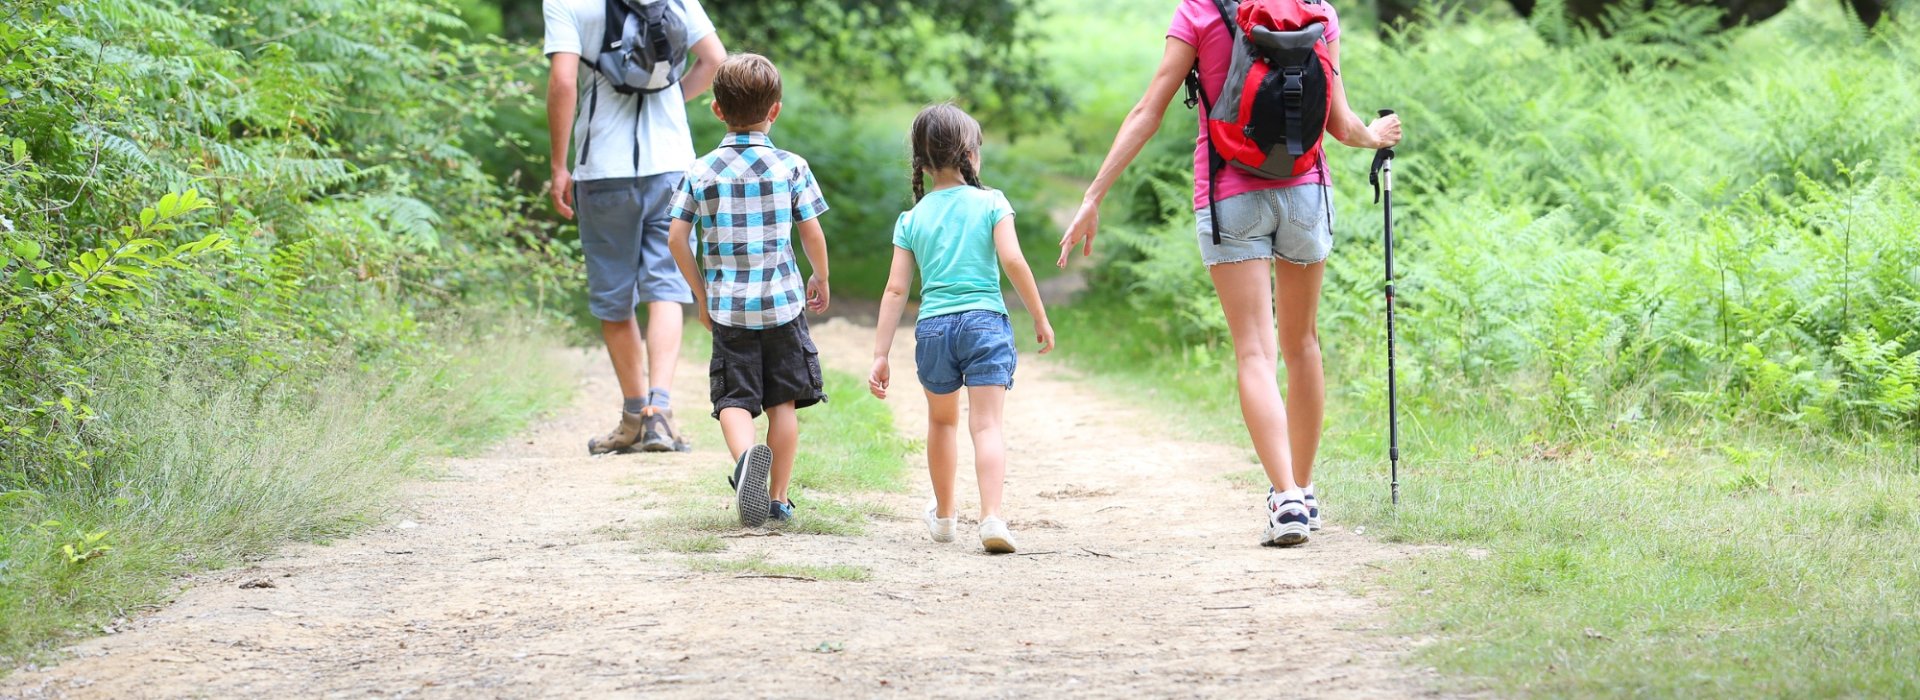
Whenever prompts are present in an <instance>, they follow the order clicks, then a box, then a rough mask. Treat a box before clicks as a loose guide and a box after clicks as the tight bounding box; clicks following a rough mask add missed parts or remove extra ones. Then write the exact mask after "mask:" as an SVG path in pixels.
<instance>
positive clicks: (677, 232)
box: [667, 219, 713, 332]
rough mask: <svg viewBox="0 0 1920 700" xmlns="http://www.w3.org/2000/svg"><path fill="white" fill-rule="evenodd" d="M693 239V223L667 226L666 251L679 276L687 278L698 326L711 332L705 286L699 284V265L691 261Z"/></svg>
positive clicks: (686, 222)
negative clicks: (669, 253)
mask: <svg viewBox="0 0 1920 700" xmlns="http://www.w3.org/2000/svg"><path fill="white" fill-rule="evenodd" d="M692 237H693V222H691V221H685V220H682V219H674V220H673V223H671V224H668V225H667V250H670V251H672V252H673V262H674V264H675V265H678V266H680V276H681V277H685V278H687V287H688V288H690V289H692V290H693V303H694V304H696V305H698V306H699V307H700V325H702V326H706V327H707V330H708V331H709V332H711V331H712V330H713V316H712V315H710V314H708V313H707V285H705V284H702V283H701V282H700V264H699V263H697V262H694V260H693V247H692V244H690V243H689V242H688V240H689V239H691V238H692Z"/></svg>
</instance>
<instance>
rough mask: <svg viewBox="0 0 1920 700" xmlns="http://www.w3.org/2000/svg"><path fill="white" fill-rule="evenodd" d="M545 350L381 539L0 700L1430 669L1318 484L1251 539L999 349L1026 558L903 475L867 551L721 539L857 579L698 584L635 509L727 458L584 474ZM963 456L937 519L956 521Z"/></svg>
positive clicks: (593, 426)
mask: <svg viewBox="0 0 1920 700" xmlns="http://www.w3.org/2000/svg"><path fill="white" fill-rule="evenodd" d="M900 336H901V342H900V343H898V344H897V346H896V350H895V358H896V360H895V362H894V367H895V368H896V369H895V374H896V376H897V381H896V388H897V389H899V390H898V391H896V392H895V393H896V396H895V397H894V398H893V399H891V400H889V402H888V403H889V404H890V405H891V406H892V408H893V411H894V416H895V419H896V425H897V426H898V427H899V429H900V430H901V431H902V432H904V433H907V434H910V435H914V436H915V437H918V436H919V435H920V434H921V433H922V431H923V430H924V426H925V423H924V420H925V418H924V415H925V408H926V407H925V403H924V401H923V400H922V399H921V398H920V396H919V394H918V392H917V391H914V389H916V388H917V385H916V383H915V382H914V379H913V369H912V366H913V363H912V361H911V358H912V347H911V343H912V333H909V332H903V333H901V334H900ZM815 338H816V341H817V343H818V344H819V346H820V348H821V351H822V357H823V359H824V361H825V362H826V363H827V364H828V365H829V366H830V367H834V368H837V369H840V370H843V371H848V372H854V373H858V374H860V375H862V376H864V374H865V372H866V369H867V358H868V357H870V353H869V351H868V349H869V348H870V347H871V343H872V331H871V330H870V329H868V328H866V327H863V326H858V325H854V324H852V323H849V322H847V321H845V320H833V321H828V322H824V323H820V324H818V325H817V326H816V328H815ZM1063 340H1064V342H1068V343H1073V342H1098V341H1097V339H1092V338H1066V339H1063ZM572 358H573V359H574V360H575V361H578V362H579V364H580V365H581V366H582V367H583V368H584V369H583V370H582V372H583V378H582V381H581V386H580V388H579V391H578V397H577V399H576V400H575V401H574V402H573V404H572V405H571V407H570V408H568V409H567V410H565V411H562V412H561V413H559V414H558V415H557V416H556V417H554V418H553V419H551V420H548V421H546V422H543V423H541V424H539V425H536V426H534V427H533V428H531V429H529V430H528V431H527V432H526V433H525V434H523V435H522V436H520V437H519V438H517V439H514V440H510V441H508V442H506V443H504V444H502V445H500V446H497V447H496V448H494V449H493V450H492V451H490V452H488V453H486V454H484V455H483V456H480V457H476V458H469V459H456V460H450V461H449V462H448V464H447V465H446V468H445V475H444V478H440V479H435V480H430V481H424V482H420V483H417V484H415V485H413V486H410V487H408V489H407V490H406V492H405V493H404V494H403V498H402V505H401V506H400V507H399V508H398V509H397V511H396V512H394V513H393V514H391V516H390V517H388V518H387V519H385V520H384V521H383V524H381V525H379V526H377V527H375V528H373V529H371V530H369V531H367V532H364V533H362V534H360V535H357V536H354V537H352V538H348V539H344V540H341V541H338V542H334V543H331V544H328V545H299V546H294V547H291V548H289V549H287V550H286V551H284V552H283V553H281V554H280V555H279V556H276V557H274V558H271V559H268V560H265V561H262V562H259V563H257V564H255V565H252V566H247V567H243V568H237V569H229V570H225V571H219V572H213V573H209V574H205V575H202V576H198V577H195V578H194V579H193V580H191V581H188V582H186V583H187V584H188V589H187V590H186V591H185V592H184V593H182V594H181V595H180V596H179V598H178V600H177V601H176V602H174V603H172V604H171V605H168V606H166V607H165V608H163V609H161V610H159V611H157V612H154V613H153V614H150V615H147V616H145V617H142V618H140V619H137V620H135V621H133V622H131V623H129V624H127V625H125V626H124V629H122V630H120V631H118V632H117V633H116V634H113V635H110V636H105V637H100V638H97V639H94V640H90V641H86V642H83V643H80V644H78V645H76V646H74V647H73V648H72V649H71V650H70V654H69V655H68V656H67V658H65V660H64V661H62V662H61V663H59V664H57V665H54V666H52V667H50V668H27V669H20V670H17V671H15V672H14V673H13V674H12V675H11V676H10V677H8V678H6V679H4V680H0V696H4V697H101V698H139V697H290V696H300V697H315V696H355V697H364V696H390V695H417V696H433V697H532V696H563V697H571V696H622V697H627V696H635V695H648V696H653V695H666V696H685V697H712V696H719V695H722V694H725V695H726V696H731V697H774V696H801V697H829V696H830V697H848V696H851V697H870V696H891V695H900V696H904V697H923V696H939V697H1059V696H1127V697H1192V696H1212V695H1221V696H1225V695H1233V696H1241V697H1396V696H1409V695H1432V694H1434V693H1435V691H1434V690H1433V687H1434V678H1433V677H1432V675H1431V672H1430V671H1426V670H1423V669H1416V668H1413V667H1411V666H1409V664H1410V663H1412V662H1411V661H1410V660H1409V658H1408V653H1409V651H1410V650H1411V649H1412V647H1413V646H1414V645H1415V642H1414V641H1412V640H1409V639H1406V638H1404V637H1401V636H1397V635H1394V634H1391V633H1388V632H1385V631H1383V628H1384V627H1385V626H1386V625H1388V624H1389V618H1388V612H1387V610H1386V609H1385V606H1384V605H1383V604H1381V603H1380V602H1379V601H1377V600H1374V599H1370V598H1368V597H1364V596H1363V595H1362V594H1361V592H1360V591H1361V589H1362V582H1363V581H1364V579H1365V577H1364V576H1362V575H1361V574H1362V569H1361V567H1364V566H1368V565H1376V566H1377V565H1379V564H1380V563H1381V562H1385V561H1389V560H1393V559H1396V558H1399V557H1404V556H1409V555H1410V553H1411V550H1410V549H1409V548H1406V547H1399V546H1394V545H1387V544H1383V543H1379V542H1376V541H1373V540H1369V539H1366V538H1363V537H1359V536H1356V535H1353V534H1351V533H1349V532H1347V531H1346V530H1345V529H1344V528H1342V527H1341V526H1340V524H1339V523H1340V520H1339V516H1340V511H1339V510H1338V509H1339V499H1338V496H1337V494H1334V495H1331V498H1330V500H1329V503H1328V506H1329V526H1328V529H1327V530H1326V531H1324V532H1322V533H1318V534H1317V536H1316V537H1315V538H1314V540H1313V542H1312V543H1311V544H1309V545H1308V546H1306V547H1303V548H1298V549H1290V550H1279V549H1269V548H1263V547H1259V546H1256V544H1255V541H1256V539H1257V536H1258V534H1259V529H1260V525H1261V523H1262V515H1263V514H1262V512H1261V510H1260V508H1261V505H1260V502H1259V499H1258V498H1257V497H1255V496H1253V495H1251V494H1249V493H1247V492H1245V491H1244V490H1240V489H1235V488H1234V487H1232V486H1230V485H1229V484H1228V483H1227V482H1226V480H1225V479H1223V478H1222V476H1223V475H1224V474H1227V473H1230V472H1234V471H1239V470H1243V469H1246V468H1248V466H1249V463H1248V459H1247V456H1246V454H1245V452H1244V451H1243V450H1240V449H1236V448H1232V447H1228V446H1222V445H1214V444H1207V443H1201V442H1194V441H1190V440H1186V439H1183V438H1181V437H1180V436H1178V435H1172V434H1169V432H1168V431H1167V430H1165V429H1163V428H1161V427H1160V424H1162V423H1163V422H1164V421H1163V420H1160V419H1156V418H1155V417H1154V416H1153V415H1152V414H1151V413H1150V411H1149V408H1148V407H1145V406H1141V405H1137V404H1129V403H1124V402H1121V401H1118V400H1116V399H1114V398H1112V397H1110V396H1106V395H1103V394H1101V393H1099V392H1096V391H1094V390H1092V389H1090V388H1089V387H1086V386H1084V385H1083V384H1080V383H1076V382H1073V381H1069V380H1068V379H1067V378H1066V377H1065V375H1066V374H1067V372H1066V371H1065V370H1063V369H1061V368H1060V367H1059V366H1058V365H1057V364H1056V363H1055V362H1053V361H1052V360H1051V359H1050V358H1043V357H1039V356H1036V355H1032V354H1028V355H1025V356H1023V357H1022V362H1021V367H1020V371H1019V374H1018V376H1017V377H1016V386H1015V388H1014V391H1013V392H1012V393H1011V394H1009V399H1008V405H1007V427H1006V435H1007V441H1008V448H1009V449H1008V452H1009V457H1010V459H1009V467H1008V473H1009V477H1008V480H1007V514H1008V516H1009V520H1010V522H1011V523H1012V525H1013V527H1014V530H1015V533H1016V534H1017V536H1018V537H1019V540H1020V544H1021V547H1022V549H1023V554H1021V555H1015V556H989V555H986V554H984V553H982V552H981V551H980V548H979V544H978V542H977V540H976V538H975V537H974V532H975V526H973V525H972V523H971V522H970V519H968V520H967V521H963V523H962V525H961V528H960V536H959V539H958V541H956V542H954V543H952V544H945V545H940V544H935V543H933V542H931V541H929V540H928V539H927V537H926V533H925V529H924V527H923V526H922V525H921V523H920V521H919V518H918V513H919V512H920V510H921V508H922V507H923V506H924V504H925V502H926V499H927V496H926V494H927V493H928V487H927V485H926V477H925V471H924V460H923V459H922V458H919V457H916V458H915V460H916V463H915V464H914V465H913V469H912V470H911V471H910V472H909V483H910V484H911V485H912V486H911V488H910V489H908V490H907V491H906V492H904V493H887V494H874V495H872V498H873V499H876V500H878V501H879V502H881V503H882V504H884V505H885V506H886V507H887V508H888V509H889V510H891V511H892V513H893V514H894V517H882V518H876V519H875V520H874V521H873V522H872V523H870V525H869V527H868V528H867V533H866V534H864V535H861V536H857V537H840V536H825V535H800V534H786V535H782V536H755V537H728V538H726V539H724V540H723V541H724V542H726V543H727V546H728V551H727V552H726V553H725V554H723V555H720V556H723V557H727V558H739V557H749V556H754V555H758V554H764V555H765V556H766V558H767V559H768V560H769V561H771V562H775V563H795V564H814V565H820V564H847V565H853V566H858V567H863V568H865V569H866V570H867V571H869V572H870V574H871V575H870V578H869V579H868V580H866V581H858V582H841V581H811V580H795V579H788V578H748V577H741V575H740V574H736V573H724V572H702V571H697V570H695V569H692V568H690V567H689V566H688V562H689V558H688V557H687V556H686V555H681V554H675V553H672V552H668V551H664V550H660V549H657V548H648V547H646V546H644V545H643V544H641V543H640V542H641V540H642V539H644V537H645V536H646V533H645V532H644V529H645V528H646V527H647V525H648V524H649V523H650V522H654V521H657V520H658V519H659V518H661V517H664V516H665V515H666V514H668V513H669V512H670V511H671V509H672V501H673V499H672V498H667V497H663V496H661V495H660V492H661V491H664V490H665V489H667V488H669V487H672V486H674V485H681V486H680V488H681V490H683V491H684V490H685V489H684V484H685V483H686V482H687V481H688V480H689V479H714V480H721V482H722V483H724V479H725V475H726V472H727V469H728V466H727V463H728V460H727V458H726V457H725V456H724V454H723V452H724V448H723V447H722V445H721V444H720V442H719V440H718V439H717V438H715V437H707V438H705V439H702V440H700V441H699V443H698V444H697V445H696V448H697V449H696V451H695V452H693V453H691V454H684V455H665V456H662V455H618V456H612V457H602V458H590V457H588V456H586V454H585V449H584V444H585V442H586V438H587V437H588V436H590V435H595V434H598V433H599V432H602V431H604V430H605V429H606V427H607V420H608V419H609V418H610V416H609V415H608V411H607V410H606V405H607V403H608V402H607V400H606V397H607V396H609V395H611V394H612V393H613V391H612V388H611V387H612V386H613V377H612V374H611V370H610V369H609V368H607V367H606V364H605V362H604V361H602V360H601V359H600V358H599V357H598V356H595V355H590V356H587V357H585V358H581V357H579V356H577V355H576V356H572ZM706 385H707V382H706V378H705V366H704V363H699V362H683V363H682V367H681V370H680V372H679V376H678V377H677V380H676V387H677V388H678V391H677V392H676V399H677V402H678V403H679V405H680V406H679V414H680V420H681V421H682V422H683V423H686V424H692V423H694V422H696V421H709V422H710V420H709V419H708V418H707V417H706V413H707V411H708V406H707V405H706V403H705V396H704V393H705V392H704V389H705V387H706ZM873 400H875V399H873V398H872V397H871V396H867V395H864V394H862V395H857V396H847V395H836V396H833V397H832V401H834V402H836V403H837V402H854V401H873ZM808 410H832V408H831V406H829V407H824V408H818V409H808ZM962 442H963V443H964V442H965V441H964V440H963V441H962ZM970 452H971V450H970V449H969V448H966V447H963V451H962V462H961V474H962V477H961V479H962V483H961V485H960V489H959V492H960V494H961V500H962V503H961V505H962V510H961V512H962V514H963V515H964V514H966V513H969V512H972V509H973V508H975V507H976V506H975V502H974V494H975V493H976V491H975V490H974V487H973V484H972V479H971V467H970V466H968V465H970V464H971V455H970ZM701 498H706V499H707V500H708V501H711V507H713V508H724V507H727V500H726V499H722V498H710V497H706V496H701ZM683 500H684V499H683ZM800 505H801V509H800V511H799V517H800V518H802V519H804V518H806V517H807V515H808V514H807V511H806V503H805V502H804V501H803V502H802V503H801V504H800Z"/></svg>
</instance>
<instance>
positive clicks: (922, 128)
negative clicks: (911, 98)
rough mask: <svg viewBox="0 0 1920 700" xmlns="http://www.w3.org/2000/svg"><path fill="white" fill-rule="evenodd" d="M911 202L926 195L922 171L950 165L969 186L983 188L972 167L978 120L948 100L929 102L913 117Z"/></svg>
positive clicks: (924, 175) (976, 142) (978, 148)
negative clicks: (932, 103)
mask: <svg viewBox="0 0 1920 700" xmlns="http://www.w3.org/2000/svg"><path fill="white" fill-rule="evenodd" d="M912 139H913V201H914V202H915V203H918V202H919V201H920V199H921V198H922V197H925V196H927V187H926V171H928V170H941V169H944V168H954V169H956V170H959V171H960V178H961V179H962V180H965V181H966V183H967V185H969V186H971V187H979V188H983V189H984V188H985V187H986V186H985V185H982V184H980V174H979V173H976V172H974V170H973V154H974V153H976V152H978V151H979V150H980V139H981V137H980V122H977V121H974V120H973V117H971V116H968V115H967V113H966V111H964V110H962V109H960V108H959V107H957V106H955V105H954V104H953V103H952V102H942V103H940V104H936V105H930V106H928V107H927V108H926V109H923V110H920V114H919V116H916V117H914V118H913V134H912Z"/></svg>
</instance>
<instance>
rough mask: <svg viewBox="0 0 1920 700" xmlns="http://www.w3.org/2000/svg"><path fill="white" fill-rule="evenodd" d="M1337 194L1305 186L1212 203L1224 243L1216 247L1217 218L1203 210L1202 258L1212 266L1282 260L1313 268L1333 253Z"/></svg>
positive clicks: (1221, 240)
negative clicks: (1334, 203)
mask: <svg viewBox="0 0 1920 700" xmlns="http://www.w3.org/2000/svg"><path fill="white" fill-rule="evenodd" d="M1332 196H1333V193H1332V192H1330V191H1328V190H1327V188H1326V187H1325V186H1323V185H1302V186H1299V187H1282V188H1278V189H1271V190H1256V191H1253V192H1247V193H1244V194H1237V195H1234V196H1232V197H1228V198H1226V199H1222V200H1220V201H1218V202H1214V204H1213V206H1214V210H1215V211H1218V212H1219V214H1220V244H1219V245H1214V243H1213V223H1212V222H1213V218H1212V216H1210V215H1209V214H1208V213H1207V208H1206V207H1204V206H1202V207H1200V210H1199V211H1197V212H1195V213H1196V214H1197V215H1198V220H1199V222H1200V226H1199V235H1200V257H1201V258H1204V259H1205V260H1206V261H1207V266H1208V267H1212V266H1214V265H1219V264H1222V263H1231V262H1240V261H1242V260H1269V259H1273V258H1279V259H1281V260H1285V261H1287V262H1290V263H1296V264H1300V265H1312V264H1314V263H1317V262H1320V261H1322V260H1325V259H1327V255H1328V254H1329V253H1332V252H1333V209H1332V207H1333V200H1332V199H1330V197H1332Z"/></svg>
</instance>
